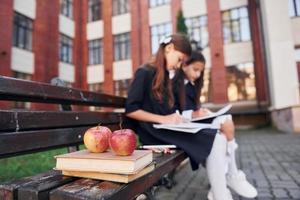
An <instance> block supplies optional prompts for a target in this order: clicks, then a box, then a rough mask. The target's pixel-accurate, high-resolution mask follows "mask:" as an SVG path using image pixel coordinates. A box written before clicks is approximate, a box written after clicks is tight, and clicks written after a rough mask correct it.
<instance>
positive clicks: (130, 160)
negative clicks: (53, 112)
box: [55, 150, 153, 174]
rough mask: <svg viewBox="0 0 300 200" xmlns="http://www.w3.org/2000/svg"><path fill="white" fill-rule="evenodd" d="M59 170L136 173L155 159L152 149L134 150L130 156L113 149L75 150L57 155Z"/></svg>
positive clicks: (57, 167)
mask: <svg viewBox="0 0 300 200" xmlns="http://www.w3.org/2000/svg"><path fill="white" fill-rule="evenodd" d="M55 158H56V167H55V169H57V170H62V171H64V170H65V171H77V172H102V173H113V174H136V173H137V172H139V171H140V170H141V169H143V168H144V167H146V166H147V165H149V164H150V163H151V162H152V161H153V153H152V151H151V150H134V152H133V153H132V154H131V155H130V156H117V155H115V154H114V153H113V152H111V151H106V152H103V153H91V152H89V151H88V150H81V151H75V152H72V153H67V154H63V155H58V156H55Z"/></svg>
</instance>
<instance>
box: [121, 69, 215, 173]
mask: <svg viewBox="0 0 300 200" xmlns="http://www.w3.org/2000/svg"><path fill="white" fill-rule="evenodd" d="M154 75H155V68H152V67H151V66H148V65H145V66H142V67H140V68H139V69H138V70H137V71H136V73H135V77H134V79H133V81H132V83H131V86H130V88H129V91H128V97H127V101H126V113H131V112H134V111H136V110H139V109H141V110H144V111H147V112H150V113H154V114H159V115H169V114H172V113H174V112H175V107H173V108H169V105H168V96H167V95H166V94H164V95H163V97H164V98H163V100H162V102H159V101H158V100H156V99H155V98H154V97H153V95H152V89H151V88H152V82H153V79H154ZM167 75H168V73H167ZM135 126H136V127H135V131H136V133H137V134H138V135H139V138H140V140H141V141H142V143H144V144H174V145H176V146H177V147H179V148H181V149H182V150H184V151H185V152H186V153H187V155H188V156H189V158H190V161H191V164H192V169H193V170H196V169H198V167H199V164H200V163H204V162H205V160H206V158H207V156H208V155H209V153H210V151H211V148H212V144H213V141H214V138H215V135H216V133H217V130H216V129H203V130H201V131H199V132H198V133H196V134H190V133H186V132H180V131H171V130H164V129H155V128H154V127H153V123H149V122H142V121H135Z"/></svg>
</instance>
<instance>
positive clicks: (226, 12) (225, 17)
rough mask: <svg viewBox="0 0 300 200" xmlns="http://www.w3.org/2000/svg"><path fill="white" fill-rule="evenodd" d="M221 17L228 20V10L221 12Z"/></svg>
mask: <svg viewBox="0 0 300 200" xmlns="http://www.w3.org/2000/svg"><path fill="white" fill-rule="evenodd" d="M222 19H223V21H229V20H230V13H229V11H225V12H223V14H222Z"/></svg>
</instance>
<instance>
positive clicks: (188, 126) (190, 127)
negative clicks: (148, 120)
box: [153, 104, 232, 134]
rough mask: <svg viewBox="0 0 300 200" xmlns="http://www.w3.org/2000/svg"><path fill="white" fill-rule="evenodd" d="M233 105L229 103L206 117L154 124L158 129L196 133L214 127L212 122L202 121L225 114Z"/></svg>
mask: <svg viewBox="0 0 300 200" xmlns="http://www.w3.org/2000/svg"><path fill="white" fill-rule="evenodd" d="M231 107H232V105H231V104H228V105H226V106H225V107H223V108H221V109H220V110H218V111H217V112H210V113H209V114H208V115H206V116H204V117H198V118H193V119H192V120H190V121H187V122H183V123H179V124H154V125H153V127H154V128H157V129H168V130H173V131H179V132H183V133H194V134H195V133H197V132H198V131H200V130H202V129H205V128H212V126H211V124H209V123H201V122H202V121H203V120H206V119H212V118H215V117H218V116H221V115H224V114H225V113H227V112H228V111H229V110H230V108H231Z"/></svg>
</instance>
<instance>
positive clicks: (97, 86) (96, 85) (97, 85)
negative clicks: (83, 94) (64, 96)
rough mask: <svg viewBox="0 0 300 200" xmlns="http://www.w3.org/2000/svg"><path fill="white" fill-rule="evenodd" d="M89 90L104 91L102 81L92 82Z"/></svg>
mask: <svg viewBox="0 0 300 200" xmlns="http://www.w3.org/2000/svg"><path fill="white" fill-rule="evenodd" d="M89 91H92V92H102V83H92V84H89Z"/></svg>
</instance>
